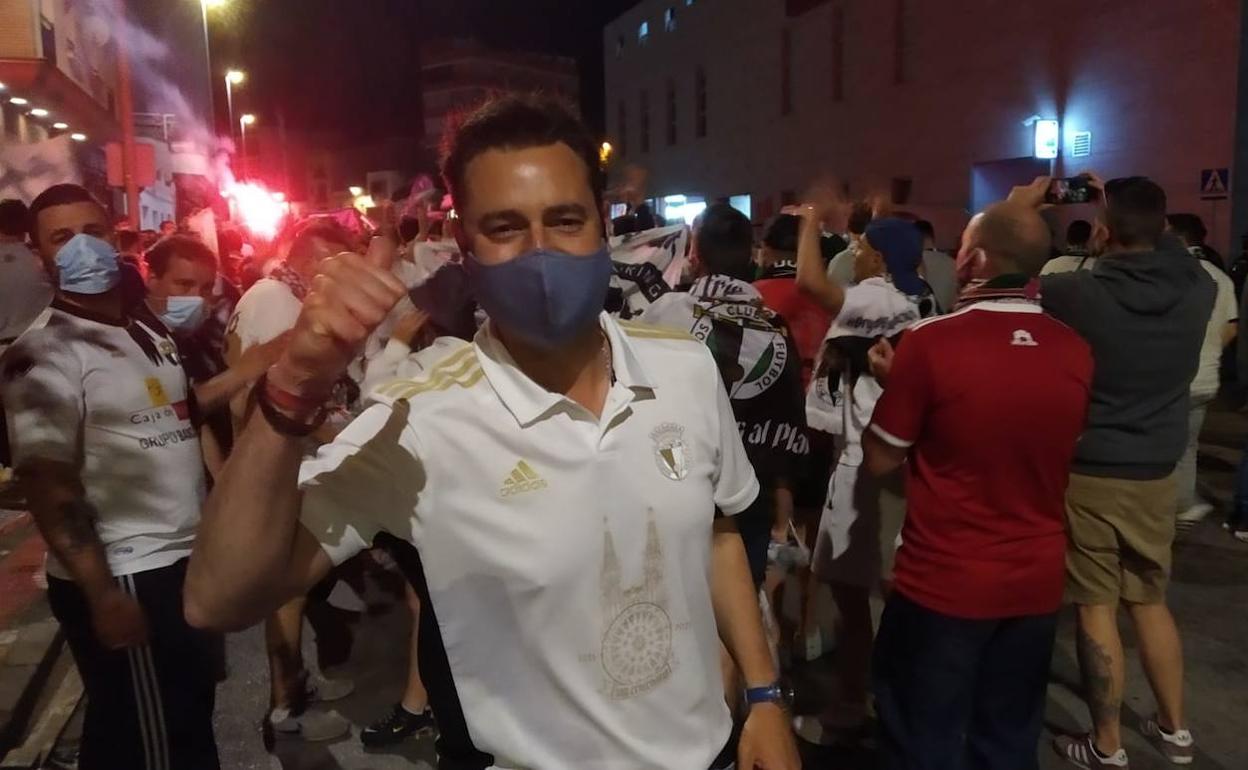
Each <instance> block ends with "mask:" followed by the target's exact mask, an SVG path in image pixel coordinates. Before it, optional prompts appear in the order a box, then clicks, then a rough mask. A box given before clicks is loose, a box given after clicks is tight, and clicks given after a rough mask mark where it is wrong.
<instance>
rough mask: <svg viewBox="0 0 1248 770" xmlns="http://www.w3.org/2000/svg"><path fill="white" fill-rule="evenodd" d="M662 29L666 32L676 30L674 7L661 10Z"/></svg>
mask: <svg viewBox="0 0 1248 770" xmlns="http://www.w3.org/2000/svg"><path fill="white" fill-rule="evenodd" d="M663 29H665V30H667V31H668V32H675V31H676V9H675V8H668V9H667V10H666V11H664V12H663Z"/></svg>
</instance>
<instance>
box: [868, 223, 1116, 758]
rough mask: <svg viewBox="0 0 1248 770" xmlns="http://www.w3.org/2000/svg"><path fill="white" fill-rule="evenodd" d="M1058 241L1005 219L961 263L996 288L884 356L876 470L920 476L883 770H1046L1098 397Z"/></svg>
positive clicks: (883, 629) (973, 293) (877, 662)
mask: <svg viewBox="0 0 1248 770" xmlns="http://www.w3.org/2000/svg"><path fill="white" fill-rule="evenodd" d="M1049 240H1050V236H1049V231H1048V229H1047V227H1046V225H1045V224H1044V222H1043V221H1042V220H1041V219H1040V217H1039V215H1038V214H1037V213H1036V212H1035V211H1034V210H1029V209H1027V208H1025V207H1021V206H1018V205H1016V204H1010V203H1003V204H997V205H996V206H993V207H990V208H989V209H988V210H986V211H985V212H983V213H982V214H980V215H978V216H977V217H975V218H974V219H973V220H972V221H971V223H970V225H968V226H967V230H966V233H965V235H964V236H963V248H962V252H961V253H960V254H959V258H958V267H959V274H960V276H961V277H962V278H963V279H966V280H970V279H979V280H985V279H986V283H984V284H983V285H982V286H980V287H979V288H976V289H973V290H968V291H966V292H964V293H963V295H962V298H961V301H960V302H959V304H958V306H957V309H956V310H955V312H953V313H952V314H950V315H947V316H941V317H937V318H932V319H929V320H926V321H921V322H919V323H918V324H916V325H915V326H914V327H913V328H912V329H911V330H910V331H909V332H907V333H906V334H905V336H904V337H903V338H902V339H901V341H900V343H899V345H898V348H897V351H896V355H895V356H894V355H893V351H892V348H891V347H890V346H889V345H888V343H887V342H886V341H881V342H880V343H879V344H877V346H876V347H875V348H874V349H873V350H872V351H871V364H872V367H873V371H875V372H876V375H877V377H878V378H879V379H881V380H883V381H884V382H885V390H884V395H883V396H882V397H881V398H880V401H879V403H878V404H877V405H876V408H875V413H874V416H873V419H872V422H871V426H870V428H869V430H868V431H867V433H866V434H865V435H864V438H863V448H864V452H865V462H866V465H867V468H868V470H869V471H870V472H871V473H874V474H884V473H888V472H891V471H892V470H895V469H896V468H897V467H898V466H900V465H901V464H902V463H903V462H906V461H907V460H909V462H908V474H907V487H906V499H907V510H906V519H905V525H904V527H903V530H902V546H901V549H900V550H899V551H898V553H897V561H896V567H895V584H894V588H895V590H894V592H893V594H892V595H891V596H890V597H889V599H888V603H887V605H886V607H885V610H884V617H883V619H882V621H881V625H880V632H879V636H878V638H877V640H876V647H875V657H874V662H873V671H872V675H873V680H874V681H873V688H874V690H875V697H876V709H877V711H878V714H879V719H880V722H879V724H880V733H881V734H880V750H881V755H882V760H883V761H882V764H881V766H882V767H884V768H890V769H891V768H907V769H909V768H915V767H923V768H958V767H963V766H964V765H967V766H971V767H1000V768H1005V767H1009V768H1025V767H1035V766H1036V746H1037V743H1038V741H1039V738H1040V727H1041V716H1042V714H1043V712H1044V696H1045V684H1046V679H1047V674H1048V670H1049V660H1050V657H1051V654H1052V651H1053V640H1054V635H1055V632H1056V628H1057V611H1058V608H1059V606H1060V604H1061V601H1062V592H1063V588H1064V581H1065V555H1066V533H1065V507H1064V495H1065V492H1066V484H1067V480H1068V477H1069V472H1070V462H1071V457H1072V456H1073V453H1074V448H1075V442H1076V440H1077V439H1078V437H1079V434H1080V433H1081V431H1082V430H1083V425H1084V419H1085V417H1086V414H1087V405H1088V394H1089V389H1090V385H1091V381H1092V354H1091V350H1090V348H1089V346H1088V344H1087V343H1086V342H1084V341H1083V339H1082V338H1080V337H1079V335H1078V334H1076V333H1075V332H1074V331H1073V330H1071V329H1070V328H1069V327H1067V326H1065V325H1064V324H1062V323H1061V322H1059V321H1057V320H1055V319H1053V318H1051V317H1049V316H1047V315H1045V314H1044V312H1043V311H1042V309H1041V307H1040V303H1039V297H1038V294H1037V287H1038V283H1036V282H1035V281H1033V280H1032V279H1033V278H1034V276H1035V275H1037V274H1038V273H1039V271H1040V268H1041V267H1042V266H1043V265H1044V262H1045V260H1046V259H1047V258H1048V253H1049Z"/></svg>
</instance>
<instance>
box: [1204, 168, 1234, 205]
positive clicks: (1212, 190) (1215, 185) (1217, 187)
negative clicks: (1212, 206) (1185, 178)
mask: <svg viewBox="0 0 1248 770" xmlns="http://www.w3.org/2000/svg"><path fill="white" fill-rule="evenodd" d="M1230 189H1231V171H1230V169H1227V168H1206V169H1203V170H1201V172H1200V197H1201V198H1202V199H1204V200H1207V201H1218V200H1224V199H1225V198H1226V197H1227V196H1228V195H1230Z"/></svg>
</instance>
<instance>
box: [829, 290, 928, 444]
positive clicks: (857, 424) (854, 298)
mask: <svg viewBox="0 0 1248 770" xmlns="http://www.w3.org/2000/svg"><path fill="white" fill-rule="evenodd" d="M921 317H922V314H921V312H920V310H919V303H918V302H917V301H916V300H915V299H914V298H913V297H910V296H908V295H906V294H903V293H902V292H900V291H898V290H897V288H896V287H895V286H893V284H892V283H891V282H890V281H889V280H888V279H886V278H880V277H876V278H868V279H866V280H865V281H862V282H861V283H858V284H855V285H853V286H850V287H849V288H848V289H846V290H845V304H844V305H843V306H842V308H841V312H839V313H838V314H837V315H836V318H834V319H833V320H832V325H831V326H830V327H829V328H828V333H827V334H826V335H825V336H824V338H823V348H822V350H821V351H820V356H821V357H822V356H824V355H827V350H828V341H829V340H833V339H836V338H841V337H845V338H849V337H856V338H860V339H862V340H863V341H862V343H861V344H862V345H863V346H869V345H870V344H871V341H872V340H875V339H878V338H879V337H892V336H894V335H896V334H898V333H900V332H901V331H903V330H905V329H907V328H909V327H910V326H912V325H913V324H914V323H915V322H917V321H919V320H920V319H921ZM822 363H823V362H822V361H820V363H819V364H817V365H816V371H817V372H818V371H820V370H821V368H822ZM847 373H848V368H844V369H843V370H842V376H840V377H838V378H835V382H832V383H829V377H827V376H818V377H815V378H813V379H812V380H811V383H810V387H809V388H808V389H807V392H806V422H807V425H809V426H810V427H811V428H814V429H816V430H822V431H824V432H827V433H831V434H833V435H835V436H836V437H837V445H838V446H839V447H840V449H841V454H840V463H841V464H842V465H854V466H856V465H861V464H862V432H863V431H864V430H865V429H866V427H867V426H868V425H869V424H870V423H871V415H872V413H873V412H874V411H875V403H876V402H877V401H879V399H880V396H881V395H882V394H883V392H884V389H883V388H882V387H881V386H880V383H879V382H878V381H876V379H875V377H873V376H872V375H871V373H870V372H869V371H863V372H862V373H861V374H860V375H859V376H858V377H857V379H856V381H855V382H853V384H852V387H851V384H850V382H849V380H850V379H851V378H850V377H847V376H844V375H845V374H847Z"/></svg>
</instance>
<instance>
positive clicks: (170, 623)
mask: <svg viewBox="0 0 1248 770" xmlns="http://www.w3.org/2000/svg"><path fill="white" fill-rule="evenodd" d="M185 579H186V561H185V560H183V561H181V562H178V563H177V564H174V565H172V566H169V567H164V568H161V569H155V570H150V571H148V572H139V573H136V574H134V575H126V576H123V577H119V578H117V579H116V580H117V583H118V584H119V585H120V586H121V587H122V590H124V591H126V593H128V594H130V595H132V596H135V597H136V598H137V599H138V600H139V604H140V605H141V606H142V607H143V612H144V614H145V615H146V617H147V623H148V628H149V631H150V638H149V642H148V644H146V645H143V646H142V647H134V648H131V649H128V650H108V649H105V648H104V647H102V646H101V645H100V644H99V642H98V641H96V638H95V632H94V631H93V630H92V627H91V614H90V611H89V610H88V608H87V602H86V597H85V596H84V595H83V593H82V591H81V590H79V588H78V586H77V585H76V584H74V583H73V582H71V581H68V580H59V579H57V578H54V577H51V576H49V577H48V601H49V603H50V604H51V605H52V613H53V614H54V615H56V619H57V620H58V621H60V623H61V627H62V628H63V629H64V631H65V638H66V641H67V642H68V644H69V649H70V652H72V653H73V656H74V662H75V663H76V664H77V665H78V671H79V673H80V674H81V676H82V681H83V685H84V686H85V689H86V693H87V712H86V719H85V721H84V724H83V733H82V746H81V750H80V754H79V759H78V767H79V768H80V770H219V768H220V767H221V765H220V762H219V761H218V759H217V745H216V740H215V739H214V737H213V734H212V710H213V705H214V703H215V700H216V689H217V677H218V674H219V672H220V670H221V661H222V646H221V637H220V636H219V635H216V634H211V633H207V632H204V631H198V630H196V629H193V628H191V627H190V626H189V625H187V623H186V620H185V619H184V618H183V616H182V583H183V582H184V581H185Z"/></svg>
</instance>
